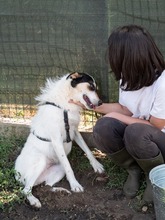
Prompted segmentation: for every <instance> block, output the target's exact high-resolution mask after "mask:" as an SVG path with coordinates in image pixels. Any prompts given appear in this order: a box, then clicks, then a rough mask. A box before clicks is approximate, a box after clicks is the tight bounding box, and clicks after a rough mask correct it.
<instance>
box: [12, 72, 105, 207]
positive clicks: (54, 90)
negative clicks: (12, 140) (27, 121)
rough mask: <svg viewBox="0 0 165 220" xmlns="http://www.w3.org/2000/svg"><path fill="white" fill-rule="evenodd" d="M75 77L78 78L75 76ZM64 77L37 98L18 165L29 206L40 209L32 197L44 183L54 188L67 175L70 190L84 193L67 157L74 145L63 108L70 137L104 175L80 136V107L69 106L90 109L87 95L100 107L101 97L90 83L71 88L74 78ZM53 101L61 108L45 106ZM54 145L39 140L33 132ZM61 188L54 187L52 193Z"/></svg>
mask: <svg viewBox="0 0 165 220" xmlns="http://www.w3.org/2000/svg"><path fill="white" fill-rule="evenodd" d="M75 76H76V75H75ZM66 78H67V75H64V76H63V77H61V78H58V79H56V80H54V81H53V80H47V84H46V87H45V88H43V89H42V93H41V95H40V96H38V97H37V98H36V99H37V100H38V101H39V106H38V111H37V113H36V115H35V116H34V118H33V119H32V122H31V133H30V134H29V136H28V138H27V141H26V143H25V145H24V147H23V149H22V151H21V153H20V155H19V156H18V158H17V160H16V163H15V170H16V179H17V180H19V181H20V182H21V183H23V184H24V186H25V187H24V189H23V192H24V193H25V194H26V196H27V199H28V201H29V203H30V204H31V205H33V206H35V207H38V208H39V207H41V203H40V201H39V200H38V199H37V198H36V197H34V196H33V194H32V187H33V186H34V185H38V184H40V183H42V182H45V183H46V185H50V186H53V185H54V184H55V183H57V182H59V181H60V180H61V179H62V178H63V177H64V175H66V177H67V180H68V181H69V183H70V187H71V190H72V191H74V192H82V191H83V187H82V186H81V185H80V184H79V182H78V181H77V180H76V178H75V176H74V173H73V170H72V168H71V165H70V163H69V161H68V158H67V155H68V154H69V152H70V151H71V147H72V142H69V143H66V142H65V140H66V130H65V124H64V116H63V109H65V110H67V111H68V118H69V126H70V131H69V132H70V137H71V139H72V140H75V142H76V143H77V144H78V145H79V146H80V147H81V148H82V150H83V151H84V152H85V153H86V155H87V157H88V159H89V161H90V163H91V165H92V167H93V169H94V171H95V172H99V173H101V172H103V171H104V169H103V166H102V164H100V163H99V162H98V161H97V160H96V159H95V158H94V156H93V154H92V152H91V151H90V150H89V148H88V147H87V145H86V143H85V142H84V140H83V138H82V136H81V134H80V133H79V132H78V124H79V120H80V111H81V110H82V109H81V107H80V106H78V105H75V104H73V103H69V100H71V99H72V100H73V101H75V102H77V101H80V102H81V103H82V104H83V105H85V106H86V108H88V109H89V107H88V106H87V104H86V102H85V101H84V99H83V94H86V95H87V96H88V98H89V99H90V101H91V102H92V103H93V104H94V105H95V106H97V105H98V101H99V98H98V95H97V93H96V91H91V90H89V88H88V87H89V84H88V82H85V83H84V82H83V83H79V84H78V85H77V86H76V87H74V88H73V87H72V86H71V81H72V78H68V79H66ZM47 101H48V102H53V103H55V104H56V105H59V106H60V107H61V108H62V109H60V108H58V107H55V106H52V105H42V104H44V103H45V102H47ZM33 131H35V133H36V134H37V135H38V136H40V137H43V138H48V139H50V140H51V142H46V141H42V140H40V139H38V138H37V137H36V136H35V135H34V134H33V133H32V132H33ZM56 190H61V188H57V187H52V191H56Z"/></svg>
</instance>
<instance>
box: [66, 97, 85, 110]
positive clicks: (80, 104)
mask: <svg viewBox="0 0 165 220" xmlns="http://www.w3.org/2000/svg"><path fill="white" fill-rule="evenodd" d="M69 103H72V104H75V105H78V106H80V107H81V108H83V109H86V107H85V105H83V104H82V103H81V102H79V101H73V99H70V100H69Z"/></svg>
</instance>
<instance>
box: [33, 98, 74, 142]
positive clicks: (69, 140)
mask: <svg viewBox="0 0 165 220" xmlns="http://www.w3.org/2000/svg"><path fill="white" fill-rule="evenodd" d="M43 105H53V106H55V107H57V108H60V109H62V108H61V107H60V106H59V105H56V104H55V103H53V102H45V103H44V104H43ZM63 113H64V123H65V131H66V141H64V142H67V143H69V142H71V138H70V133H69V130H70V126H69V120H68V111H66V110H64V112H63ZM32 134H33V135H35V136H36V137H37V138H38V139H40V140H41V141H46V142H51V140H50V139H48V138H42V137H40V136H38V135H36V134H35V131H33V132H32Z"/></svg>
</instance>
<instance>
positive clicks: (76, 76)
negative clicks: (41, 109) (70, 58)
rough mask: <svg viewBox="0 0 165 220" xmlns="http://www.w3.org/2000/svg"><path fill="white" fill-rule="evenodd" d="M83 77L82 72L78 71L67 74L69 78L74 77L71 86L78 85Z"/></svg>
mask: <svg viewBox="0 0 165 220" xmlns="http://www.w3.org/2000/svg"><path fill="white" fill-rule="evenodd" d="M82 77H83V75H82V74H81V73H78V72H73V73H71V74H69V76H67V79H68V78H70V79H72V81H71V86H72V87H76V85H77V84H78V83H79V82H80V79H81V78H82Z"/></svg>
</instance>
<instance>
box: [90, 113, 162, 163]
mask: <svg viewBox="0 0 165 220" xmlns="http://www.w3.org/2000/svg"><path fill="white" fill-rule="evenodd" d="M93 137H94V140H95V142H96V145H97V148H98V149H99V150H101V151H102V152H104V153H107V154H109V155H110V154H113V153H115V152H117V151H119V150H121V149H122V148H124V147H125V148H126V149H127V151H128V152H129V154H130V155H132V156H133V157H136V158H139V159H149V158H154V157H156V156H157V155H158V154H159V152H160V151H161V153H162V155H163V157H164V159H165V133H163V132H162V131H160V130H159V129H157V128H155V127H152V126H150V125H145V124H141V123H135V124H131V125H126V124H124V123H122V122H121V121H119V120H117V119H114V118H110V117H102V118H100V119H99V120H98V121H97V122H96V125H95V126H94V128H93Z"/></svg>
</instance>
